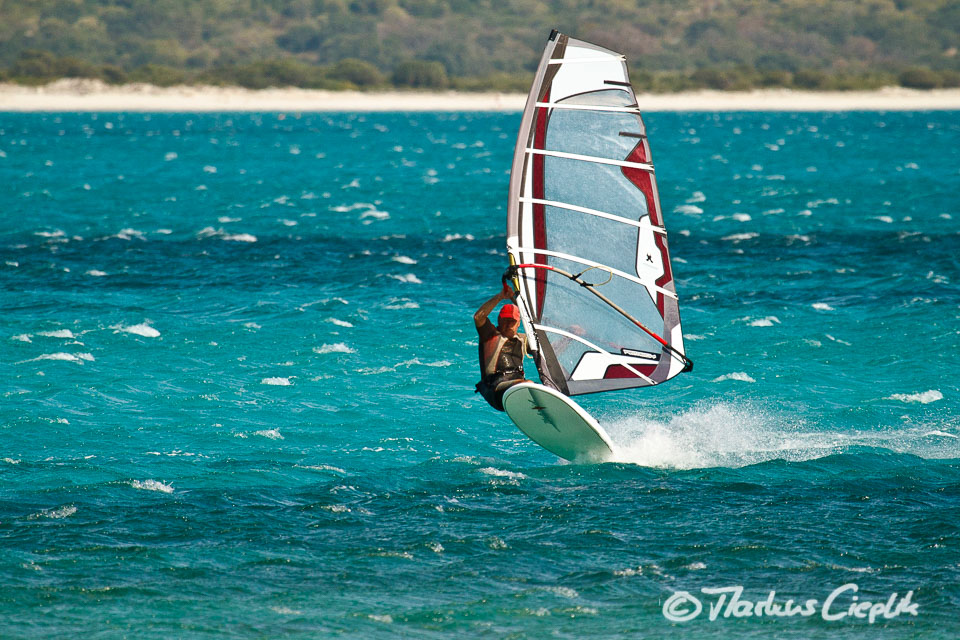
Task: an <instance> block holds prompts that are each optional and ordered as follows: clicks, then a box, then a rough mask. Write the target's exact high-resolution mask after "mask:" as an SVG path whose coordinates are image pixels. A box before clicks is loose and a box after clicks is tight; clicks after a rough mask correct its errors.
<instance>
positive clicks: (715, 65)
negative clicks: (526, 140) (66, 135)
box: [0, 0, 960, 91]
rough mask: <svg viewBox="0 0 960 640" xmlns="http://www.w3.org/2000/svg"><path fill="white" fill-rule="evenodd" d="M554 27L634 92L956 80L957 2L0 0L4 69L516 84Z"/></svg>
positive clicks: (284, 80)
mask: <svg viewBox="0 0 960 640" xmlns="http://www.w3.org/2000/svg"><path fill="white" fill-rule="evenodd" d="M554 27H556V28H559V29H560V30H561V31H564V32H566V33H570V34H571V35H574V36H576V37H580V38H584V39H587V40H591V41H594V42H597V43H598V44H602V45H605V46H608V47H610V48H613V49H616V50H618V51H622V52H624V53H625V54H626V55H627V58H628V60H629V62H630V65H631V69H632V70H633V76H634V80H635V82H636V84H637V86H638V89H641V90H652V91H674V90H680V89H688V88H698V87H710V88H718V89H744V88H750V87H756V86H787V87H802V88H808V89H844V88H869V87H876V86H881V85H888V84H898V83H899V84H903V85H906V86H912V87H918V88H934V87H938V86H960V56H958V55H957V48H958V46H960V42H958V34H960V2H958V1H957V0H556V1H553V2H543V1H540V0H29V1H25V0H0V80H7V81H14V82H23V83H43V82H48V81H50V80H52V79H56V78H60V77H93V78H101V79H103V80H106V81H107V82H112V83H123V82H135V81H146V82H152V83H154V84H160V85H169V84H175V83H181V82H190V83H215V84H239V85H243V86H248V87H266V86H271V85H273V86H284V85H293V86H303V87H319V88H332V89H337V88H342V89H346V88H356V87H359V88H378V87H389V86H401V87H427V88H444V87H452V88H458V89H467V90H470V89H497V90H519V91H525V90H526V87H527V85H528V82H529V75H530V72H531V70H532V69H534V68H535V66H536V62H537V60H538V58H539V53H540V51H541V49H542V46H543V42H544V39H545V38H546V36H547V34H548V33H549V31H550V29H551V28H554Z"/></svg>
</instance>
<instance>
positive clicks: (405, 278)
mask: <svg viewBox="0 0 960 640" xmlns="http://www.w3.org/2000/svg"><path fill="white" fill-rule="evenodd" d="M389 275H390V277H391V278H393V279H394V280H399V281H400V282H409V283H411V284H423V280H421V279H420V278H418V277H417V276H416V274H413V273H407V274H405V275H402V276H398V275H396V274H393V273H391V274H389Z"/></svg>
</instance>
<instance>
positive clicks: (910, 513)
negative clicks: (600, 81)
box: [0, 112, 960, 640]
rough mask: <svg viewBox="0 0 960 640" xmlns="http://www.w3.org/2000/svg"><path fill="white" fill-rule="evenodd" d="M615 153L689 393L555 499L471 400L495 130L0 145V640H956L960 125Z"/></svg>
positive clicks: (493, 118)
mask: <svg viewBox="0 0 960 640" xmlns="http://www.w3.org/2000/svg"><path fill="white" fill-rule="evenodd" d="M646 122H647V125H648V130H649V134H650V139H651V146H652V150H653V158H654V161H655V162H656V164H657V175H658V180H659V187H660V194H661V200H662V205H663V211H664V216H665V218H666V225H667V227H668V229H669V232H670V247H671V253H672V255H673V257H674V272H675V274H676V276H677V289H678V292H679V296H680V309H681V315H682V318H683V326H684V330H685V333H686V339H687V342H686V346H687V351H688V354H689V355H690V356H691V357H692V359H693V360H694V361H695V362H696V367H695V369H694V371H693V372H692V373H689V374H685V375H682V376H680V377H678V378H676V379H674V380H672V381H670V382H668V383H666V384H664V385H661V386H658V387H654V388H651V389H645V390H634V391H632V392H631V391H627V392H615V393H608V394H600V395H594V396H584V397H582V404H583V406H584V407H585V408H587V410H589V411H590V412H592V413H594V414H595V415H597V416H598V417H599V419H600V421H601V423H602V424H603V425H604V426H605V427H606V428H607V429H608V431H609V432H610V434H611V437H612V438H613V440H614V442H615V443H616V444H617V445H618V447H619V448H620V451H621V457H622V459H623V460H624V461H623V462H618V463H610V464H601V465H573V464H566V463H562V462H561V461H559V460H558V459H557V458H555V457H554V456H552V455H551V454H549V453H548V452H546V451H545V450H543V449H541V448H539V447H538V446H537V445H535V444H533V443H532V442H530V441H529V440H527V439H526V437H525V436H523V435H522V434H521V433H520V432H519V431H518V430H517V429H516V428H515V427H514V426H513V425H512V424H511V423H510V422H509V420H508V419H507V418H506V417H505V416H504V415H503V414H499V413H496V412H494V411H492V410H491V409H489V408H488V407H487V406H486V404H485V403H484V402H483V400H482V399H481V398H480V397H479V396H478V395H475V394H474V393H473V383H474V382H475V381H476V380H477V378H478V371H477V363H476V353H477V352H476V346H475V344H476V343H475V338H476V335H475V332H474V329H473V324H472V318H471V316H472V314H473V312H474V310H475V309H476V308H477V307H478V306H479V305H480V304H481V303H482V302H483V301H484V300H485V299H487V298H488V297H489V296H491V295H492V294H494V293H495V292H496V291H497V289H498V288H499V279H500V274H501V272H502V271H503V269H504V267H505V266H506V256H505V250H504V246H505V237H504V234H505V201H506V190H507V180H508V176H509V169H510V161H511V158H512V149H513V144H514V140H515V136H516V129H517V126H518V124H519V114H517V113H505V114H478V113H449V114H444V113H418V114H404V113H386V114H366V115H359V114H346V113H344V114H278V113H263V114H240V113H221V114H187V113H182V114H139V113H126V114H121V113H101V114H11V113H0V185H2V188H0V253H2V259H0V364H2V368H3V372H4V375H3V376H2V378H0V549H2V553H0V637H3V638H51V637H91V638H123V637H128V638H205V637H206V638H277V637H299V638H322V637H356V638H397V637H406V638H448V637H454V636H459V637H469V638H474V637H476V638H548V637H559V638H622V637H631V638H664V637H680V638H790V639H794V638H795V639H804V640H806V639H810V638H871V639H872V638H924V639H926V638H938V639H939V638H943V639H952V638H956V637H958V635H960V622H958V617H957V611H958V609H960V376H958V373H957V371H958V369H960V288H958V287H960V207H958V206H957V194H958V193H960V169H958V159H960V154H958V151H957V149H958V148H960V114H958V113H957V112H929V113H868V112H854V113H724V114H712V113H651V114H647V116H646ZM530 369H531V370H532V363H530ZM844 585H856V589H857V590H856V591H853V589H852V588H851V587H847V588H846V589H845V590H844V589H840V588H841V587H843V586H844ZM736 586H742V587H743V592H742V594H741V596H740V602H739V604H738V605H737V606H736V607H735V608H732V609H731V608H729V607H727V606H726V605H727V604H729V601H730V598H732V592H731V591H722V592H720V593H713V594H710V593H704V592H703V591H702V589H704V588H706V589H727V588H731V587H736ZM771 591H775V594H774V595H773V596H772V598H771V597H770V592H771ZM835 591H837V593H836V594H835V596H836V597H835V599H834V602H833V604H832V608H830V609H829V611H828V612H827V613H828V616H826V618H829V619H826V618H825V616H824V615H822V614H823V610H822V605H823V602H824V600H825V599H826V598H827V597H828V596H829V595H830V594H831V593H833V592H835ZM679 592H687V593H689V594H690V596H691V598H690V599H685V600H684V598H685V596H683V594H682V593H680V596H677V595H675V594H677V593H679ZM908 592H912V593H911V594H910V595H909V600H905V598H907V594H908ZM723 594H726V595H723ZM893 594H896V596H894V595H893ZM721 595H723V597H725V598H726V600H725V603H724V604H722V605H721V604H719V601H720V598H721ZM692 598H696V599H697V602H699V603H700V605H701V606H702V612H701V613H700V614H699V615H697V616H696V617H692V619H690V620H687V621H675V620H673V619H672V618H671V617H670V616H671V615H672V616H674V617H678V616H679V617H683V616H682V614H683V613H684V612H686V613H691V612H693V611H695V610H696V609H695V603H694V601H693V600H692ZM766 599H769V600H770V602H772V603H776V604H778V605H782V606H787V601H788V600H792V601H793V603H794V604H795V603H798V602H803V601H805V600H809V599H813V600H817V605H816V606H815V607H814V608H815V611H813V612H812V613H811V614H810V615H803V614H801V613H797V614H796V615H793V616H791V617H777V616H772V615H769V610H770V608H769V607H760V613H761V615H757V613H758V611H757V607H754V606H752V605H751V606H750V607H747V608H745V607H746V604H745V603H759V602H761V601H763V600H766ZM891 599H892V600H891ZM888 601H892V602H893V604H891V605H890V606H889V607H887V608H886V609H884V612H885V614H886V615H884V613H883V612H881V613H875V615H874V620H873V621H872V622H871V621H870V620H869V618H868V617H862V618H861V617H857V616H856V615H855V614H856V613H860V614H863V615H866V612H867V610H868V609H867V608H862V607H861V608H858V606H859V605H860V604H862V603H865V602H869V603H881V604H883V603H887V602H888ZM898 604H899V606H900V608H899V609H897V606H898ZM711 609H714V612H715V613H716V619H713V620H711V619H710V612H711ZM878 611H879V610H878ZM725 612H726V613H728V614H730V615H728V616H727V617H724V613H725ZM731 612H739V614H740V615H733V614H732V613H731ZM668 614H669V615H668ZM748 614H749V615H748ZM840 614H845V616H841V617H840V618H839V619H833V618H834V617H836V615H840ZM894 614H896V615H894Z"/></svg>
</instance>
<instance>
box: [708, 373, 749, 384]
mask: <svg viewBox="0 0 960 640" xmlns="http://www.w3.org/2000/svg"><path fill="white" fill-rule="evenodd" d="M726 380H738V381H740V382H756V380H754V379H753V378H751V377H750V376H749V375H748V374H746V373H744V372H743V371H734V372H733V373H725V374H723V375H722V376H719V377H717V378H714V379H713V382H724V381H726Z"/></svg>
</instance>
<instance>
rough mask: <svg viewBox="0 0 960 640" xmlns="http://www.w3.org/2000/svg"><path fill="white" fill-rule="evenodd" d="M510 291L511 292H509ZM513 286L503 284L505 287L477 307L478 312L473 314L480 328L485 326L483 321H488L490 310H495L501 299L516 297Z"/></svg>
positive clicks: (474, 320) (474, 321)
mask: <svg viewBox="0 0 960 640" xmlns="http://www.w3.org/2000/svg"><path fill="white" fill-rule="evenodd" d="M508 292H509V293H508ZM514 295H516V294H514V292H513V288H512V287H510V285H508V284H505V285H503V289H501V290H500V291H498V292H497V295H495V296H493V297H492V298H490V299H489V300H487V301H486V302H484V303H483V304H482V305H480V308H479V309H477V312H476V313H475V314H473V323H474V324H475V325H476V326H477V328H480V327H482V326H483V323H484V322H486V320H487V316H489V315H490V312H491V311H493V308H494V307H496V306H497V303H499V302H500V301H501V300H512V299H513V297H514Z"/></svg>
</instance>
